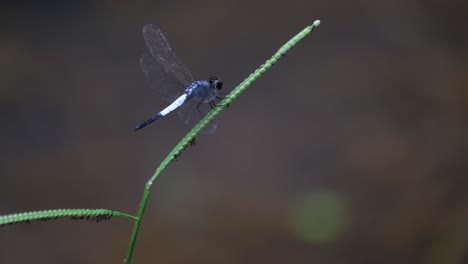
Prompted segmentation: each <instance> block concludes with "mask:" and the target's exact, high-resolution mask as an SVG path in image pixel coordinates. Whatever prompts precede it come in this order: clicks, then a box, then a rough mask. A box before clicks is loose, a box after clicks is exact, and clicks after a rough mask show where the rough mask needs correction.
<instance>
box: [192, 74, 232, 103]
mask: <svg viewBox="0 0 468 264" xmlns="http://www.w3.org/2000/svg"><path fill="white" fill-rule="evenodd" d="M222 87H223V82H222V81H221V80H220V79H219V78H217V77H211V78H210V79H209V80H208V81H206V80H203V81H194V82H192V84H191V85H190V86H189V87H187V89H185V93H186V94H187V98H188V99H198V100H200V101H203V102H205V103H207V102H209V101H212V100H213V99H215V98H216V97H217V96H218V93H219V90H221V88H222Z"/></svg>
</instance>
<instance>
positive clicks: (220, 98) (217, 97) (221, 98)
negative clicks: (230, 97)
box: [216, 96, 229, 107]
mask: <svg viewBox="0 0 468 264" xmlns="http://www.w3.org/2000/svg"><path fill="white" fill-rule="evenodd" d="M224 98H226V97H225V96H223V97H219V96H216V99H219V100H223V99H224ZM226 107H229V104H227V105H226Z"/></svg>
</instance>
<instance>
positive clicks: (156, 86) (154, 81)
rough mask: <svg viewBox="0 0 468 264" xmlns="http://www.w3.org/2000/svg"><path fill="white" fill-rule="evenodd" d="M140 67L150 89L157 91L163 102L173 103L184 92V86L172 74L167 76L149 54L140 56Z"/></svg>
mask: <svg viewBox="0 0 468 264" xmlns="http://www.w3.org/2000/svg"><path fill="white" fill-rule="evenodd" d="M140 66H141V69H142V70H143V73H144V74H145V76H146V78H147V80H148V83H149V85H150V87H151V88H152V89H153V90H154V91H157V92H158V93H159V94H160V95H161V98H163V99H164V100H166V101H168V102H173V101H174V100H175V99H177V98H178V97H179V96H181V95H182V94H183V93H184V92H185V85H184V84H182V83H181V82H180V80H179V79H177V78H176V77H175V76H173V75H172V74H167V73H166V71H165V69H164V68H163V67H162V65H161V64H159V63H158V62H156V60H155V59H154V58H153V56H151V55H150V54H149V52H146V53H144V54H143V55H142V56H141V59H140Z"/></svg>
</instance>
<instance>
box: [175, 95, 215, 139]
mask: <svg viewBox="0 0 468 264" xmlns="http://www.w3.org/2000/svg"><path fill="white" fill-rule="evenodd" d="M210 110H211V107H210V104H209V103H205V102H201V103H200V100H199V99H191V100H189V101H187V102H185V104H184V105H183V106H182V107H181V110H180V111H179V118H180V119H181V120H182V121H183V122H184V123H185V124H186V125H187V126H188V127H190V128H192V127H194V126H195V125H196V124H198V122H199V121H200V120H201V119H202V118H203V117H204V116H205V115H206V114H207V113H208V112H209V111H210ZM216 128H218V122H217V120H212V121H211V122H210V123H209V124H208V125H207V126H206V127H205V128H204V129H203V130H202V132H203V133H205V134H213V133H215V132H216Z"/></svg>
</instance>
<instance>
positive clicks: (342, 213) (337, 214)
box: [288, 190, 349, 243]
mask: <svg viewBox="0 0 468 264" xmlns="http://www.w3.org/2000/svg"><path fill="white" fill-rule="evenodd" d="M348 223H349V214H348V206H347V203H346V201H345V200H344V199H343V198H342V197H341V195H340V194H339V193H336V192H333V191H327V190H319V191H314V192H310V193H306V194H304V195H301V196H299V197H297V198H296V199H294V200H293V201H292V202H291V203H290V209H289V223H288V224H289V228H290V230H291V232H292V233H293V234H294V236H296V237H298V238H300V239H302V240H305V241H307V242H312V243H323V242H329V241H334V240H336V239H338V238H339V237H340V235H341V234H343V232H344V231H345V229H346V227H347V225H348Z"/></svg>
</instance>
